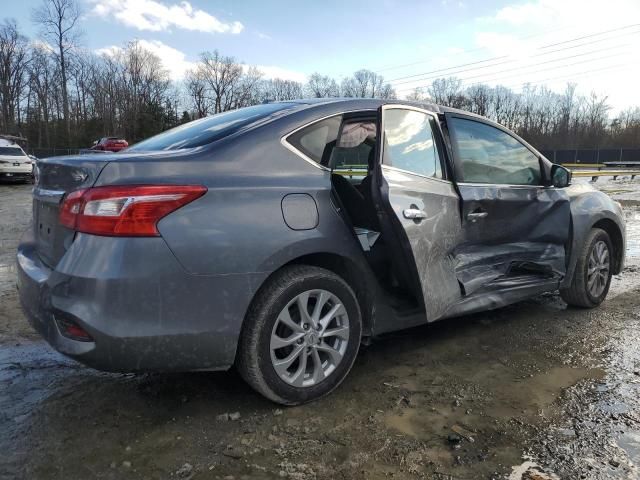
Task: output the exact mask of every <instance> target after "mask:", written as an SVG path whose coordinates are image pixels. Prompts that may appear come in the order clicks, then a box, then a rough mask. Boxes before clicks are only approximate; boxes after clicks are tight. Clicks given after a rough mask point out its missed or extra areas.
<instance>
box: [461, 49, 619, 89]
mask: <svg viewBox="0 0 640 480" xmlns="http://www.w3.org/2000/svg"><path fill="white" fill-rule="evenodd" d="M623 55H624V53H619V54H616V55H609V56H606V57H600V58H596V59H592V60H582V61H580V62H573V63H569V64H567V65H565V66H564V67H563V68H567V67H575V66H576V65H583V64H585V63H590V62H592V61H598V60H609V59H611V58H615V57H621V56H623ZM554 69H555V67H550V68H543V69H542V70H538V71H536V72H531V74H533V75H535V74H537V73H540V72H548V71H550V70H554ZM520 75H521V74H519V73H518V74H515V75H508V76H506V77H499V78H495V79H490V80H485V81H482V82H473V83H467V84H465V83H464V82H463V83H462V85H461V87H464V88H468V87H472V86H474V85H482V84H484V83H487V82H491V83H498V82H501V81H503V80H505V79H507V78H513V77H518V76H520ZM571 75H572V74H571V73H569V74H566V75H565V76H567V77H571ZM524 83H527V82H524Z"/></svg>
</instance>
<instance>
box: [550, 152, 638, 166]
mask: <svg viewBox="0 0 640 480" xmlns="http://www.w3.org/2000/svg"><path fill="white" fill-rule="evenodd" d="M540 152H541V153H542V154H543V155H544V156H545V157H547V158H548V159H549V160H551V161H552V162H554V163H575V164H580V163H585V164H589V165H603V164H604V163H606V162H615V163H621V164H623V163H625V162H629V163H638V164H640V148H599V149H588V150H586V149H572V150H541V151H540Z"/></svg>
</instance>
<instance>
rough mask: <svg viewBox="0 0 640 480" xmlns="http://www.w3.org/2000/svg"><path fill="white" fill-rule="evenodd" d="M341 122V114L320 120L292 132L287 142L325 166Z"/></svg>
mask: <svg viewBox="0 0 640 480" xmlns="http://www.w3.org/2000/svg"><path fill="white" fill-rule="evenodd" d="M341 123H342V115H336V116H335V117H330V118H326V119H324V120H320V121H319V122H316V123H314V124H311V125H309V126H308V127H305V128H303V129H302V130H298V131H297V132H295V133H292V134H291V135H289V137H288V138H287V142H289V143H290V144H291V145H292V146H294V147H295V148H297V149H298V150H300V151H301V152H302V153H304V154H305V155H306V156H307V157H309V158H310V159H311V160H313V161H315V162H317V163H319V164H321V165H324V166H325V167H326V166H327V165H328V163H329V158H330V156H331V150H333V148H334V147H335V144H336V140H337V139H338V132H339V130H340V124H341Z"/></svg>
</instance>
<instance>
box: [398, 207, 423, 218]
mask: <svg viewBox="0 0 640 480" xmlns="http://www.w3.org/2000/svg"><path fill="white" fill-rule="evenodd" d="M402 215H404V218H407V219H409V220H424V219H425V218H427V214H426V213H425V212H424V210H420V209H419V208H413V205H412V206H411V208H405V209H404V210H403V211H402Z"/></svg>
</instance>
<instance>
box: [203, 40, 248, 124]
mask: <svg viewBox="0 0 640 480" xmlns="http://www.w3.org/2000/svg"><path fill="white" fill-rule="evenodd" d="M200 60H201V62H200V65H199V69H200V73H201V75H202V77H203V78H204V80H205V81H206V82H207V85H208V87H209V90H210V92H211V94H212V95H213V113H220V112H224V111H225V110H228V109H229V108H230V107H231V105H232V104H233V96H234V91H233V89H234V87H235V86H236V85H237V83H238V82H239V80H240V78H241V77H242V65H240V64H239V63H237V62H236V60H235V58H233V57H225V56H223V55H220V53H219V52H218V51H217V50H214V51H213V52H204V53H202V54H201V56H200Z"/></svg>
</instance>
